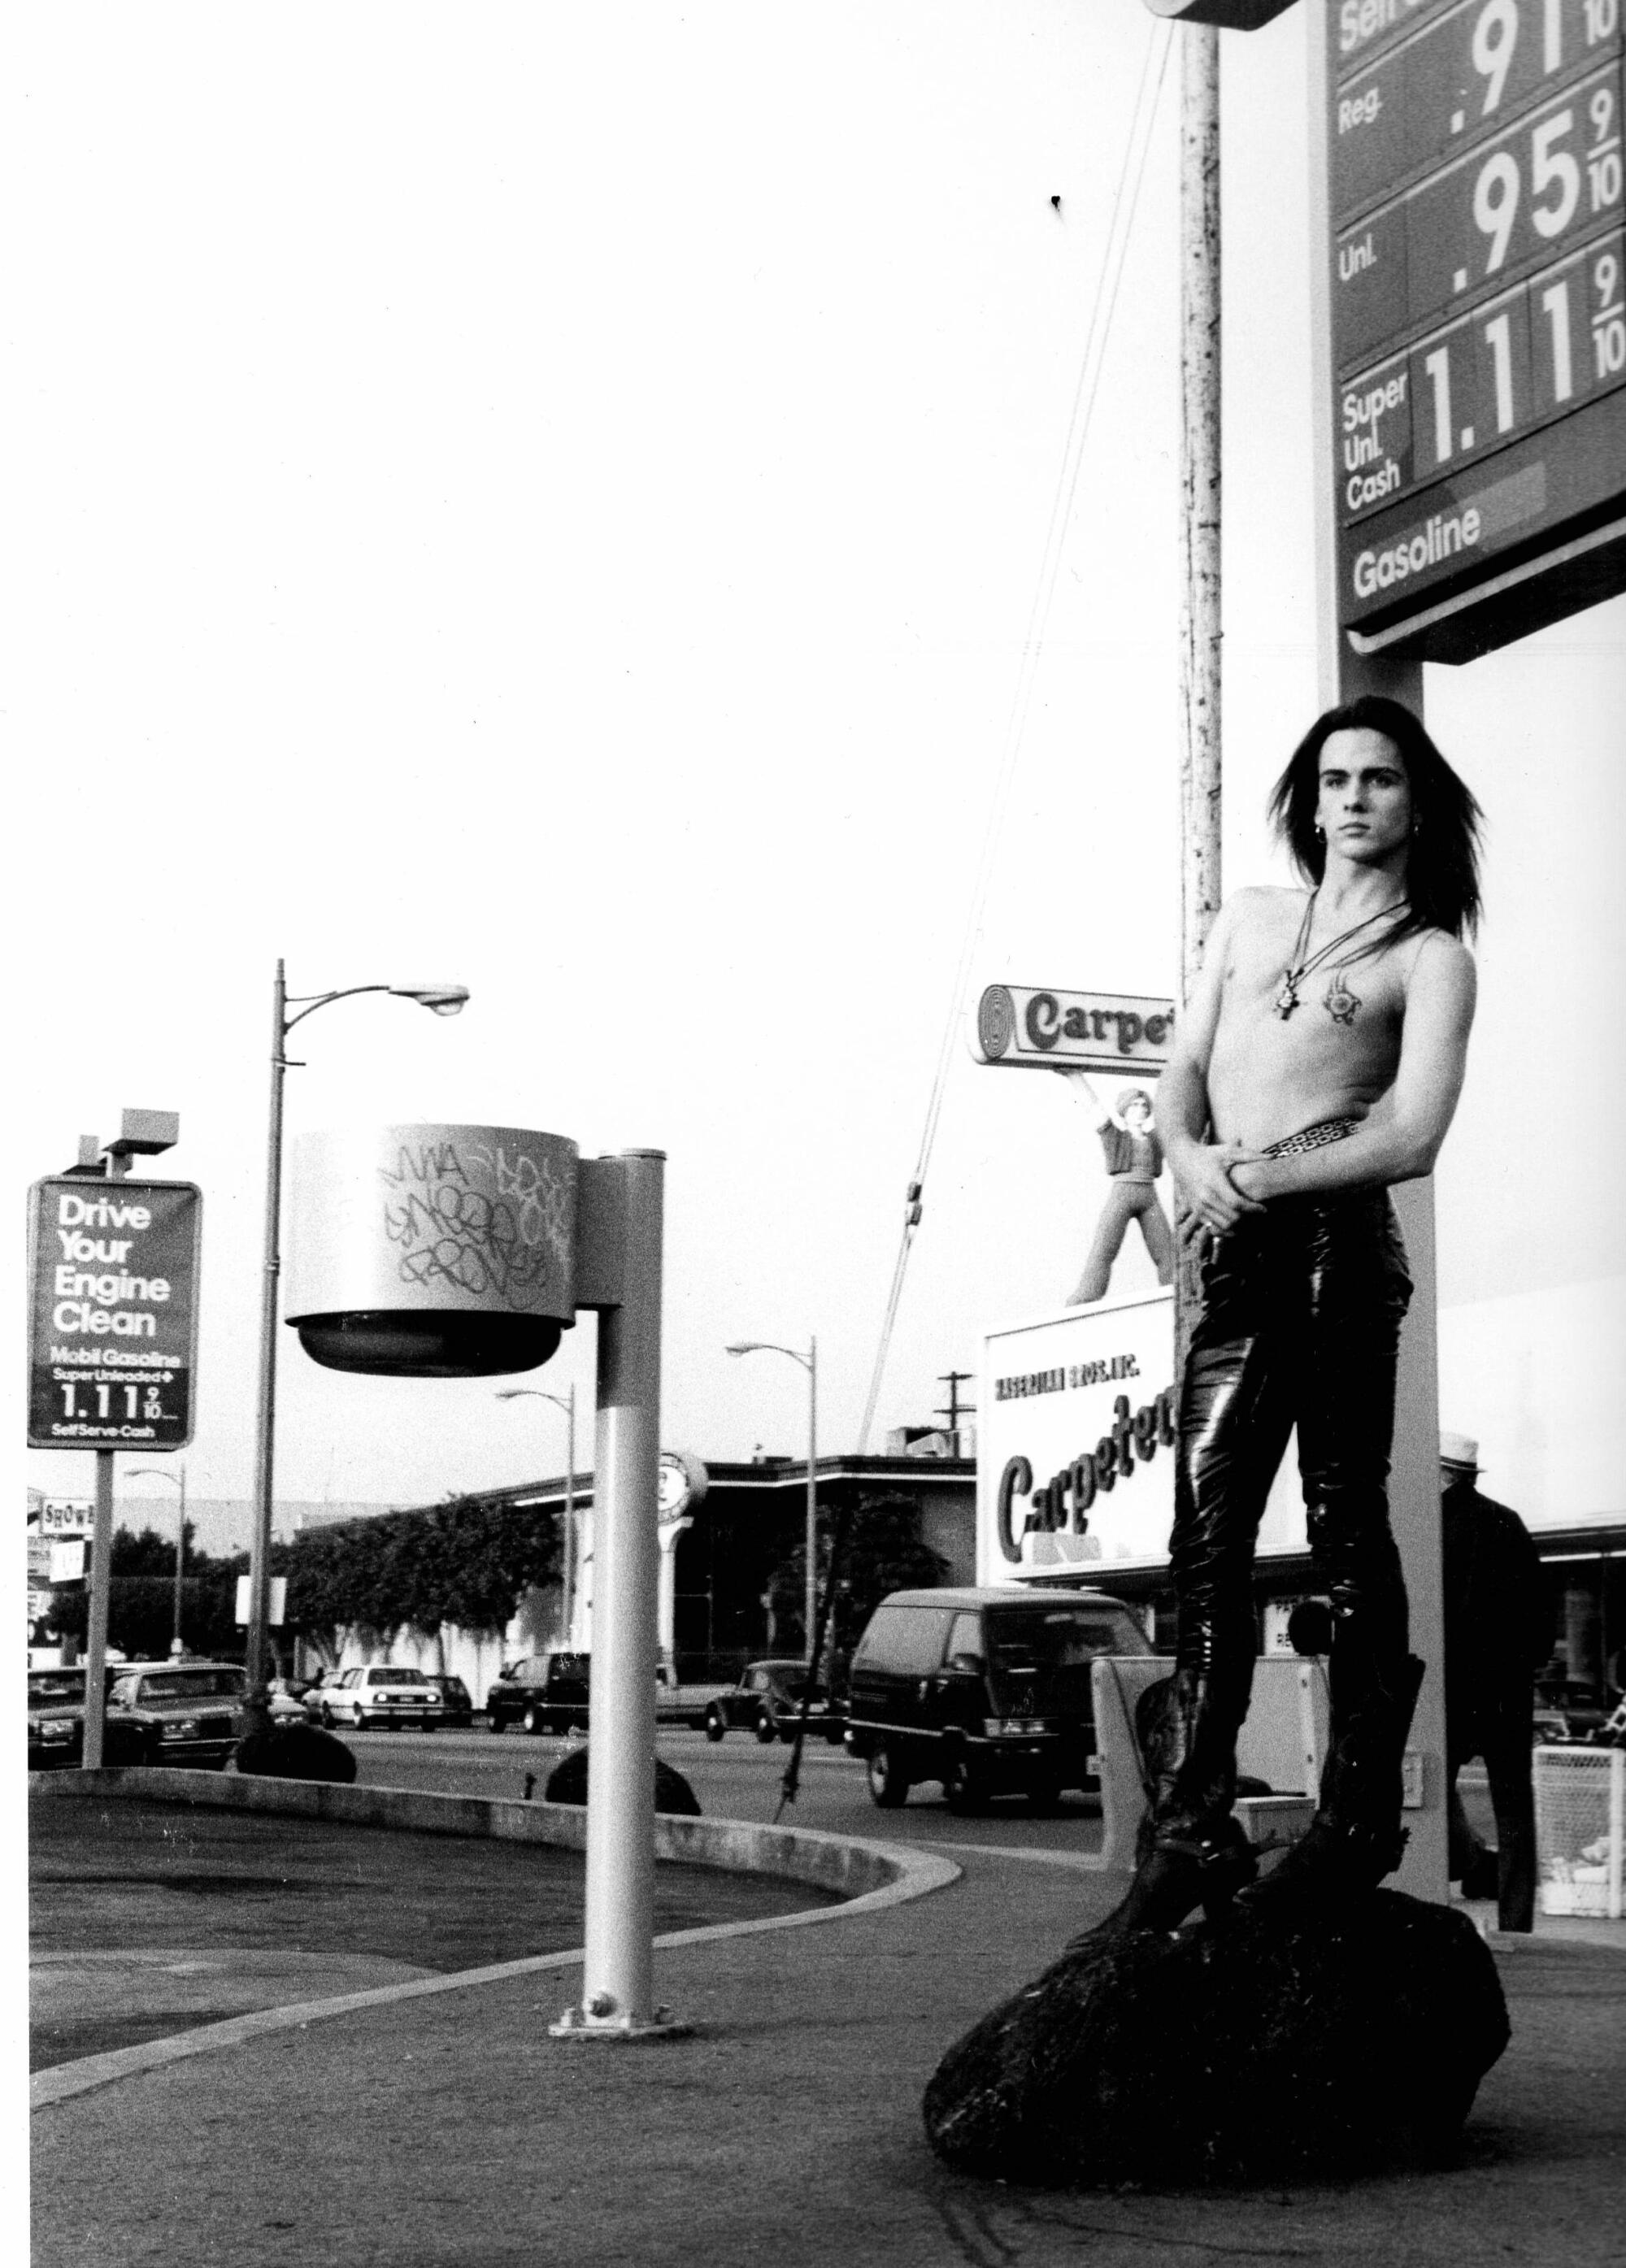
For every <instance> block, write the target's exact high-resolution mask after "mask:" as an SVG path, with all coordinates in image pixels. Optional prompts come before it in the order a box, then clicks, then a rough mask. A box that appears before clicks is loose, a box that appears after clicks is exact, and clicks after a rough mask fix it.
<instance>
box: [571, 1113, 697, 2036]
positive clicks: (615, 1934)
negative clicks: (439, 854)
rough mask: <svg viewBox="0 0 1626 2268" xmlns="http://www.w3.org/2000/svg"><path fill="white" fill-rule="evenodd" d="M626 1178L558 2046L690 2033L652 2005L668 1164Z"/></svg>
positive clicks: (627, 1172) (606, 1313)
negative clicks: (571, 1991)
mask: <svg viewBox="0 0 1626 2268" xmlns="http://www.w3.org/2000/svg"><path fill="white" fill-rule="evenodd" d="M614 1163H615V1164H616V1165H617V1166H618V1167H619V1168H620V1178H621V1195H622V1212H623V1221H624V1233H625V1254H626V1262H625V1273H624V1281H623V1283H622V1293H621V1298H620V1300H619V1302H618V1303H617V1304H615V1305H614V1306H611V1305H606V1306H605V1307H603V1309H602V1311H601V1313H600V1320H599V1380H598V1385H599V1397H598V1398H599V1410H598V1439H597V1458H596V1471H595V1480H594V1500H593V1552H594V1564H595V1573H594V1579H593V1632H592V1748H591V1754H592V1766H591V1769H590V1771H589V1772H588V1776H587V1926H586V1944H585V1960H584V1962H583V1977H582V1999H581V2006H580V2007H578V2008H571V2009H570V2010H568V2011H567V2012H566V2014H564V2016H563V2017H562V2018H561V2020H560V2021H559V2022H558V2023H556V2024H555V2025H554V2026H553V2027H552V2028H551V2029H552V2030H553V2033H554V2036H555V2038H561V2039H570V2038H586V2037H600V2038H614V2039H633V2038H646V2037H650V2036H655V2035H658V2034H662V2033H669V2032H672V2031H674V2030H679V2029H682V2027H680V2026H674V2025H673V2024H672V2023H671V2021H669V2019H668V2017H667V2014H666V2010H664V2009H658V2008H657V2007H655V2006H654V1933H655V1837H654V1822H655V1660H656V1651H657V1646H658V1619H657V1614H658V1587H659V1559H660V1548H659V1543H658V1536H657V1531H656V1513H657V1504H658V1481H659V1465H660V1288H661V1280H660V1279H661V1226H662V1209H663V1194H664V1185H665V1175H666V1154H665V1152H663V1151H659V1150H629V1151H625V1152H622V1154H621V1156H620V1157H619V1158H617V1159H616V1160H614Z"/></svg>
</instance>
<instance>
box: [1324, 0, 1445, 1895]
mask: <svg viewBox="0 0 1626 2268" xmlns="http://www.w3.org/2000/svg"><path fill="white" fill-rule="evenodd" d="M1331 12H1332V11H1331V8H1330V6H1329V5H1328V4H1327V0H1312V4H1311V6H1310V8H1309V10H1308V33H1309V36H1308V39H1307V40H1306V47H1307V49H1308V57H1309V81H1310V84H1309V114H1310V181H1309V189H1310V246H1311V261H1312V279H1311V341H1312V373H1311V379H1312V386H1313V427H1312V431H1313V435H1314V441H1315V453H1316V462H1317V467H1318V472H1317V478H1316V482H1315V507H1316V509H1315V537H1316V546H1315V548H1316V630H1317V657H1318V662H1319V671H1318V674H1319V679H1320V692H1321V705H1322V707H1323V708H1325V709H1330V708H1334V707H1336V706H1338V705H1339V704H1341V703H1344V702H1347V701H1353V700H1356V699H1357V697H1358V696H1360V695H1361V694H1363V693H1383V694H1387V695H1388V696H1389V697H1390V698H1391V699H1392V700H1395V701H1403V702H1404V703H1405V704H1406V706H1407V707H1408V708H1409V709H1410V710H1411V711H1413V712H1414V713H1415V714H1416V716H1418V717H1421V716H1422V714H1423V665H1422V663H1421V662H1420V661H1417V660H1415V659H1414V660H1407V661H1402V660H1399V659H1394V658H1392V657H1389V656H1386V655H1379V654H1372V655H1367V656H1363V655H1361V654H1360V653H1358V652H1356V650H1355V649H1354V648H1353V646H1352V645H1351V644H1350V640H1349V639H1348V638H1347V637H1345V636H1344V635H1343V632H1342V631H1341V630H1340V629H1339V626H1338V544H1337V496H1336V490H1335V475H1336V468H1337V466H1338V464H1339V461H1340V460H1339V455H1338V434H1337V431H1336V420H1335V393H1334V384H1333V380H1334V360H1333V306H1332V293H1333V232H1332V214H1331V199H1330V195H1329V182H1330V180H1331V174H1330V171H1329V168H1330V165H1331V158H1332V153H1331V149H1330V146H1329V145H1330V141H1331V135H1330V124H1329V105H1328V84H1329V80H1328V41H1329V40H1330V37H1331V31H1332V27H1331V24H1330V20H1329V18H1330V17H1331ZM1393 1195H1394V1204H1395V1210H1396V1211H1397V1212H1398V1214H1399V1216H1400V1223H1401V1233H1402V1235H1403V1236H1404V1238H1405V1241H1406V1255H1407V1261H1408V1264H1409V1268H1410V1271H1411V1278H1412V1286H1413V1289H1412V1300H1411V1307H1410V1312H1409V1314H1408V1315H1407V1318H1406V1322H1405V1327H1404V1329H1403V1330H1402V1335H1401V1348H1400V1364H1399V1369H1398V1372H1397V1375H1396V1381H1395V1387H1396V1392H1395V1411H1394V1448H1393V1452H1392V1464H1391V1479H1390V1503H1391V1511H1392V1518H1393V1522H1394V1540H1395V1543H1396V1544H1397V1545H1398V1547H1399V1550H1400V1557H1401V1568H1402V1573H1403V1575H1404V1577H1405V1582H1406V1596H1407V1601H1408V1603H1409V1609H1410V1628H1411V1650H1412V1652H1413V1653H1416V1654H1419V1655H1420V1656H1421V1657H1422V1658H1423V1660H1424V1661H1426V1662H1427V1663H1428V1664H1429V1675H1428V1676H1427V1677H1426V1678H1425V1679H1424V1685H1423V1690H1422V1692H1421V1693H1420V1695H1419V1696H1418V1698H1417V1706H1416V1712H1415V1713H1414V1715H1413V1718H1412V1726H1411V1739H1410V1749H1411V1752H1412V1753H1413V1754H1414V1755H1416V1756H1419V1757H1420V1758H1421V1759H1422V1786H1421V1788H1420V1789H1416V1790H1413V1791H1412V1792H1411V1793H1409V1796H1408V1801H1409V1803H1412V1802H1414V1799H1420V1802H1417V1803H1416V1808H1410V1809H1409V1810H1408V1811H1407V1814H1406V1826H1407V1830H1408V1837H1409V1839H1408V1842H1407V1845H1406V1855H1405V1859H1404V1860H1403V1862H1402V1867H1401V1870H1400V1873H1399V1874H1398V1875H1397V1876H1396V1877H1395V1881H1396V1886H1397V1887H1398V1888H1399V1889H1402V1890H1405V1891H1407V1892H1409V1895H1410V1896H1413V1897H1417V1898H1426V1899H1430V1900H1431V1901H1433V1902H1435V1903H1437V1904H1443V1903H1444V1902H1445V1901H1446V1898H1447V1897H1448V1896H1449V1895H1450V1890H1449V1883H1448V1881H1447V1853H1446V1801H1445V1764H1446V1681H1445V1677H1444V1675H1443V1665H1444V1661H1445V1644H1446V1609H1445V1576H1444V1570H1443V1566H1442V1562H1441V1556H1440V1512H1439V1381H1438V1316H1437V1313H1436V1305H1435V1279H1434V1183H1433V1181H1432V1178H1430V1179H1429V1180H1427V1181H1422V1182H1405V1183H1403V1184H1402V1186H1401V1187H1400V1188H1398V1189H1395V1190H1394V1192H1393Z"/></svg>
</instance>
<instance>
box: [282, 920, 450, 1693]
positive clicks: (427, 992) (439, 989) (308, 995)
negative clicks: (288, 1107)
mask: <svg viewBox="0 0 1626 2268" xmlns="http://www.w3.org/2000/svg"><path fill="white" fill-rule="evenodd" d="M358 992H390V993H393V994H394V996H395V998H397V999H400V1000H416V1002H417V1003H418V1005H419V1006H420V1007H423V1008H428V1009H429V1010H430V1012H431V1013H433V1014H435V1015H437V1016H455V1015H456V1014H457V1013H458V1012H459V1010H460V1008H461V1007H462V1005H463V1004H464V1002H465V1001H466V1000H467V998H468V990H467V986H466V985H462V984H346V985H344V986H342V987H341V988H340V989H339V990H336V991H333V992H299V993H293V994H290V992H289V990H288V987H287V979H286V977H285V976H284V975H283V963H282V962H281V961H278V962H277V964H276V982H275V983H274V984H273V985H272V988H271V1112H270V1129H269V1134H268V1136H267V1139H266V1167H265V1273H264V1282H263V1288H262V1291H261V1302H260V1413H259V1425H258V1432H257V1438H256V1441H255V1450H254V1539H253V1543H252V1544H251V1546H250V1550H249V1559H248V1648H247V1653H248V1700H247V1706H248V1708H249V1709H250V1710H251V1711H254V1712H256V1713H261V1714H262V1713H263V1712H264V1709H265V1703H266V1686H265V1642H266V1625H267V1624H268V1623H269V1620H270V1615H269V1608H270V1589H271V1476H272V1465H273V1461H274V1450H275V1434H276V1306H277V1278H278V1277H279V1275H280V1274H281V1271H282V1255H281V1250H280V1243H281V1233H282V1192H283V1074H284V1072H285V1071H287V1070H288V1068H289V1061H290V1059H289V1057H288V1056H287V1054H286V1053H285V1051H284V1049H283V1042H284V1041H285V1040H286V1039H287V1037H288V1035H289V1033H290V1032H291V1031H292V1029H293V1027H294V1026H295V1025H296V1024H302V1023H303V1022H304V1021H305V1018H306V1017H307V1016H313V1015H314V1014H315V1013H316V1011H317V1010H318V1009H319V1008H327V1007H331V1006H332V1005H333V1003H334V1002H335V1000H349V999H352V998H354V997H355V995H356V994H357V993H358ZM291 1007H292V1008H296V1009H297V1010H298V1014H297V1015H293V1016H291V1015H290V1014H289V1013H288V1011H289V1009H290V1008H291ZM295 1068H299V1066H298V1065H296V1066H295Z"/></svg>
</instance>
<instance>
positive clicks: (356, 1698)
mask: <svg viewBox="0 0 1626 2268" xmlns="http://www.w3.org/2000/svg"><path fill="white" fill-rule="evenodd" d="M308 1701H309V1702H314V1703H315V1704H316V1714H317V1716H318V1717H319V1718H320V1720H321V1722H322V1723H323V1724H324V1725H326V1726H327V1728H328V1730H329V1731H331V1730H332V1728H333V1727H334V1726H335V1725H340V1724H344V1725H349V1726H350V1727H353V1728H354V1730H355V1731H357V1732H358V1733H359V1732H361V1731H362V1730H363V1729H364V1727H366V1726H368V1725H417V1726H419V1727H422V1729H423V1731H424V1732H426V1733H427V1732H429V1731H430V1729H431V1728H432V1727H434V1726H436V1725H438V1724H439V1723H440V1722H441V1721H442V1719H444V1717H445V1713H446V1705H445V1702H444V1701H443V1700H442V1699H441V1697H440V1688H439V1686H438V1685H436V1684H433V1683H431V1682H430V1679H429V1678H427V1677H425V1675H423V1671H422V1670H421V1669H400V1668H392V1667H391V1666H389V1665H388V1664H381V1665H380V1664H375V1665H373V1666H372V1667H371V1668H356V1669H345V1670H342V1671H341V1672H340V1674H339V1675H338V1676H337V1677H336V1678H325V1679H324V1680H323V1682H322V1684H321V1687H320V1691H319V1692H313V1693H312V1694H311V1695H310V1696H309V1697H308ZM307 1705H308V1703H307Z"/></svg>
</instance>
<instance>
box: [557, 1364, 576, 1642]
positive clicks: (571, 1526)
mask: <svg viewBox="0 0 1626 2268" xmlns="http://www.w3.org/2000/svg"><path fill="white" fill-rule="evenodd" d="M564 1414H565V1420H566V1425H567V1429H568V1430H567V1432H566V1436H565V1450H564V1462H565V1474H564V1600H563V1614H562V1616H561V1618H560V1619H561V1622H562V1624H563V1631H564V1642H565V1644H566V1646H570V1644H571V1643H572V1638H573V1627H572V1626H573V1624H574V1621H575V1614H576V1595H575V1594H576V1381H575V1380H574V1379H572V1380H571V1381H570V1394H569V1398H568V1400H567V1401H566V1403H565V1412H564Z"/></svg>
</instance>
